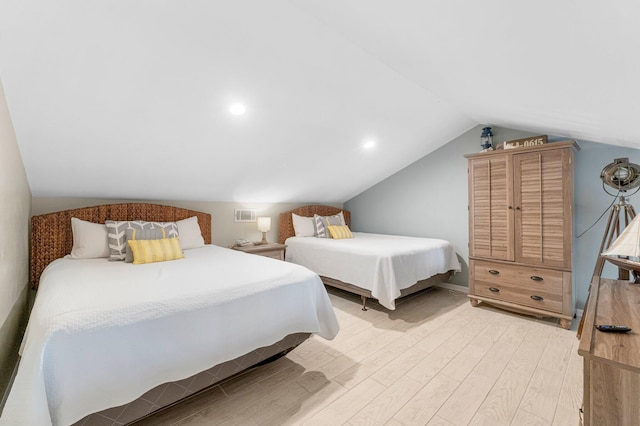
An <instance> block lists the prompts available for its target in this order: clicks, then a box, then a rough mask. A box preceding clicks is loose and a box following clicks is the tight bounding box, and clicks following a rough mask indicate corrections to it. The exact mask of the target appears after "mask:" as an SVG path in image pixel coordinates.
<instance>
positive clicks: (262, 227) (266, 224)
mask: <svg viewBox="0 0 640 426" xmlns="http://www.w3.org/2000/svg"><path fill="white" fill-rule="evenodd" d="M258 230H259V231H261V232H262V241H260V244H268V242H267V231H269V230H271V218H270V217H259V218H258Z"/></svg>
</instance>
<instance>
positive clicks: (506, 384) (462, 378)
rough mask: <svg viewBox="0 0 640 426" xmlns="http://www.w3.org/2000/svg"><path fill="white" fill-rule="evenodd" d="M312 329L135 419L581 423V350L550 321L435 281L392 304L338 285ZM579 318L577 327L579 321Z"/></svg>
mask: <svg viewBox="0 0 640 426" xmlns="http://www.w3.org/2000/svg"><path fill="white" fill-rule="evenodd" d="M330 297H331V301H332V302H333V305H334V307H335V311H336V315H337V316H338V319H339V321H340V326H341V330H340V333H339V334H338V336H337V337H336V338H335V339H334V340H333V341H326V340H324V339H322V338H318V337H315V336H314V337H312V338H310V339H309V340H307V341H306V342H304V343H303V344H302V345H300V346H299V347H298V348H296V349H295V350H294V351H293V352H291V353H290V354H288V355H287V356H286V357H283V358H280V359H278V360H277V361H275V362H272V363H270V364H267V365H264V366H261V367H258V368H255V369H253V370H251V371H249V372H247V373H245V374H243V375H241V376H239V377H236V378H234V379H232V380H230V381H228V382H226V383H224V384H222V385H220V386H216V387H214V388H212V389H211V390H209V391H207V392H206V393H204V394H201V395H198V396H196V397H194V398H192V399H191V400H188V401H186V402H184V403H182V404H181V405H179V406H177V407H174V408H172V409H170V410H167V411H165V412H163V413H160V414H158V415H156V416H153V417H150V418H147V419H145V420H143V421H141V422H139V423H138V424H137V425H138V426H142V425H146V426H152V425H190V426H196V425H198V426H199V425H207V426H208V425H299V424H304V425H323V426H324V425H343V424H344V425H350V426H356V425H389V426H399V425H404V426H409V425H430V426H431V425H492V426H493V425H557V426H565V425H571V426H573V425H578V424H579V419H578V407H580V405H581V400H582V358H580V357H579V356H578V354H577V347H578V340H577V339H576V334H575V331H569V330H563V329H561V328H559V327H557V326H556V325H555V321H551V320H539V319H535V318H532V317H528V316H524V315H518V314H513V313H509V312H506V311H501V310H498V309H496V308H492V307H489V306H483V305H481V306H480V307H478V308H472V307H471V306H470V305H469V302H468V299H467V297H466V295H464V294H462V293H459V292H455V291H450V290H446V289H443V288H435V289H432V290H429V291H428V292H423V293H420V294H417V295H414V296H410V297H409V298H406V299H404V300H402V301H401V303H399V304H398V306H397V309H396V310H395V311H388V310H385V309H384V308H382V307H380V306H379V305H377V304H376V303H371V304H370V309H369V310H368V311H367V312H363V311H361V310H360V304H359V298H358V297H356V296H352V295H350V294H348V293H344V292H341V291H339V290H330ZM575 323H576V321H574V328H575Z"/></svg>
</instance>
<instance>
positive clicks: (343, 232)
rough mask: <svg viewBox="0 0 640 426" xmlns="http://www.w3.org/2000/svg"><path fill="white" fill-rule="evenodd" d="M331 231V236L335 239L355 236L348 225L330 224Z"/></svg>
mask: <svg viewBox="0 0 640 426" xmlns="http://www.w3.org/2000/svg"><path fill="white" fill-rule="evenodd" d="M328 228H329V233H330V234H331V238H333V239H334V240H344V239H347V238H353V234H352V233H351V230H350V229H349V227H348V226H347V225H343V226H332V225H329V226H328Z"/></svg>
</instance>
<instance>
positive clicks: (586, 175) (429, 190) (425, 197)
mask: <svg viewBox="0 0 640 426" xmlns="http://www.w3.org/2000/svg"><path fill="white" fill-rule="evenodd" d="M482 127H483V126H477V127H475V128H473V129H471V130H469V131H468V132H466V133H464V134H462V135H460V136H459V137H457V138H456V139H454V140H452V141H451V142H449V143H448V144H446V145H444V146H443V147H441V148H439V149H438V150H436V151H434V152H432V153H431V154H429V155H427V156H425V157H423V158H420V159H419V160H417V161H416V162H415V163H413V164H411V165H409V166H408V167H406V168H404V169H403V170H401V171H399V172H398V173H396V174H394V175H392V176H390V177H389V178H387V179H385V180H384V181H382V182H380V183H378V184H377V185H375V186H373V187H372V188H369V189H368V190H366V191H364V192H363V193H361V194H359V195H358V196H356V197H354V198H352V199H351V200H349V201H347V202H346V203H345V205H344V208H345V209H347V210H350V211H351V213H352V228H353V230H354V231H361V232H375V233H383V234H397V235H412V236H419V237H433V238H443V239H447V240H449V241H451V243H452V244H453V246H454V247H455V250H456V252H457V253H458V257H459V258H460V260H461V262H462V264H463V271H462V273H461V274H456V276H455V277H454V278H453V280H452V282H453V283H455V284H459V285H464V286H466V285H467V277H468V269H467V266H468V262H469V250H468V241H469V237H468V216H467V212H468V210H467V206H468V185H467V160H466V159H465V158H464V155H465V154H468V153H473V152H478V151H479V150H480V133H481V131H482V130H481V129H482ZM493 133H494V145H495V144H497V143H500V142H502V141H504V140H512V139H520V138H524V137H527V136H535V135H536V134H535V133H530V132H524V131H519V130H513V129H506V128H500V127H493ZM563 139H566V138H557V137H551V136H550V137H549V140H550V141H553V140H563ZM578 143H579V145H580V147H581V150H580V151H579V152H578V153H577V154H576V174H575V188H574V191H575V209H574V226H575V235H578V234H579V233H581V232H583V231H584V230H585V229H586V228H588V227H589V226H590V225H591V224H592V223H593V222H594V221H595V220H596V219H597V218H598V217H599V216H600V215H601V214H602V212H603V211H605V210H606V209H607V207H608V206H609V204H610V203H611V201H612V200H613V198H612V197H610V196H609V195H607V194H605V192H604V191H603V190H602V181H601V180H600V171H601V170H602V167H604V166H605V165H606V164H608V163H610V162H611V161H613V159H614V158H618V157H629V158H630V160H631V161H632V162H635V163H640V151H638V150H636V149H629V148H621V147H616V146H612V145H605V144H599V143H593V142H587V141H578ZM634 198H638V199H640V195H638V196H637V197H632V198H631V201H630V202H631V203H632V204H633V203H634ZM639 207H640V205H639ZM607 215H608V212H607ZM607 215H605V217H604V218H603V219H601V221H600V222H599V223H598V224H597V225H596V226H594V227H593V228H592V229H591V230H590V231H589V232H587V233H586V234H585V235H584V236H582V237H580V238H577V239H575V240H574V255H573V256H574V277H575V282H576V286H577V291H576V299H577V308H578V309H582V307H583V306H584V302H585V300H586V297H587V290H588V286H589V282H590V281H591V275H592V273H593V268H594V265H595V261H596V256H597V252H598V249H599V246H600V242H601V240H602V235H603V234H604V228H605V225H606V219H607V217H606V216H607ZM615 274H616V272H615V270H614V269H613V268H610V267H607V268H606V269H605V273H604V274H603V275H604V276H609V277H615V276H616V275H615Z"/></svg>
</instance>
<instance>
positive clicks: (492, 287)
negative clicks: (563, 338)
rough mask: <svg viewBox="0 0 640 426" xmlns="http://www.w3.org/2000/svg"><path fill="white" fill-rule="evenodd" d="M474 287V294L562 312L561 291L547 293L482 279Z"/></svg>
mask: <svg viewBox="0 0 640 426" xmlns="http://www.w3.org/2000/svg"><path fill="white" fill-rule="evenodd" d="M474 287H475V289H474V295H476V296H482V297H490V298H492V299H497V300H503V301H505V302H510V303H515V304H518V305H524V306H531V307H533V308H538V309H543V310H545V311H552V312H562V293H560V294H558V293H548V292H546V291H540V290H537V289H536V290H533V289H527V288H521V287H511V286H505V285H500V284H492V283H487V282H484V281H476V282H475V283H474Z"/></svg>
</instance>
